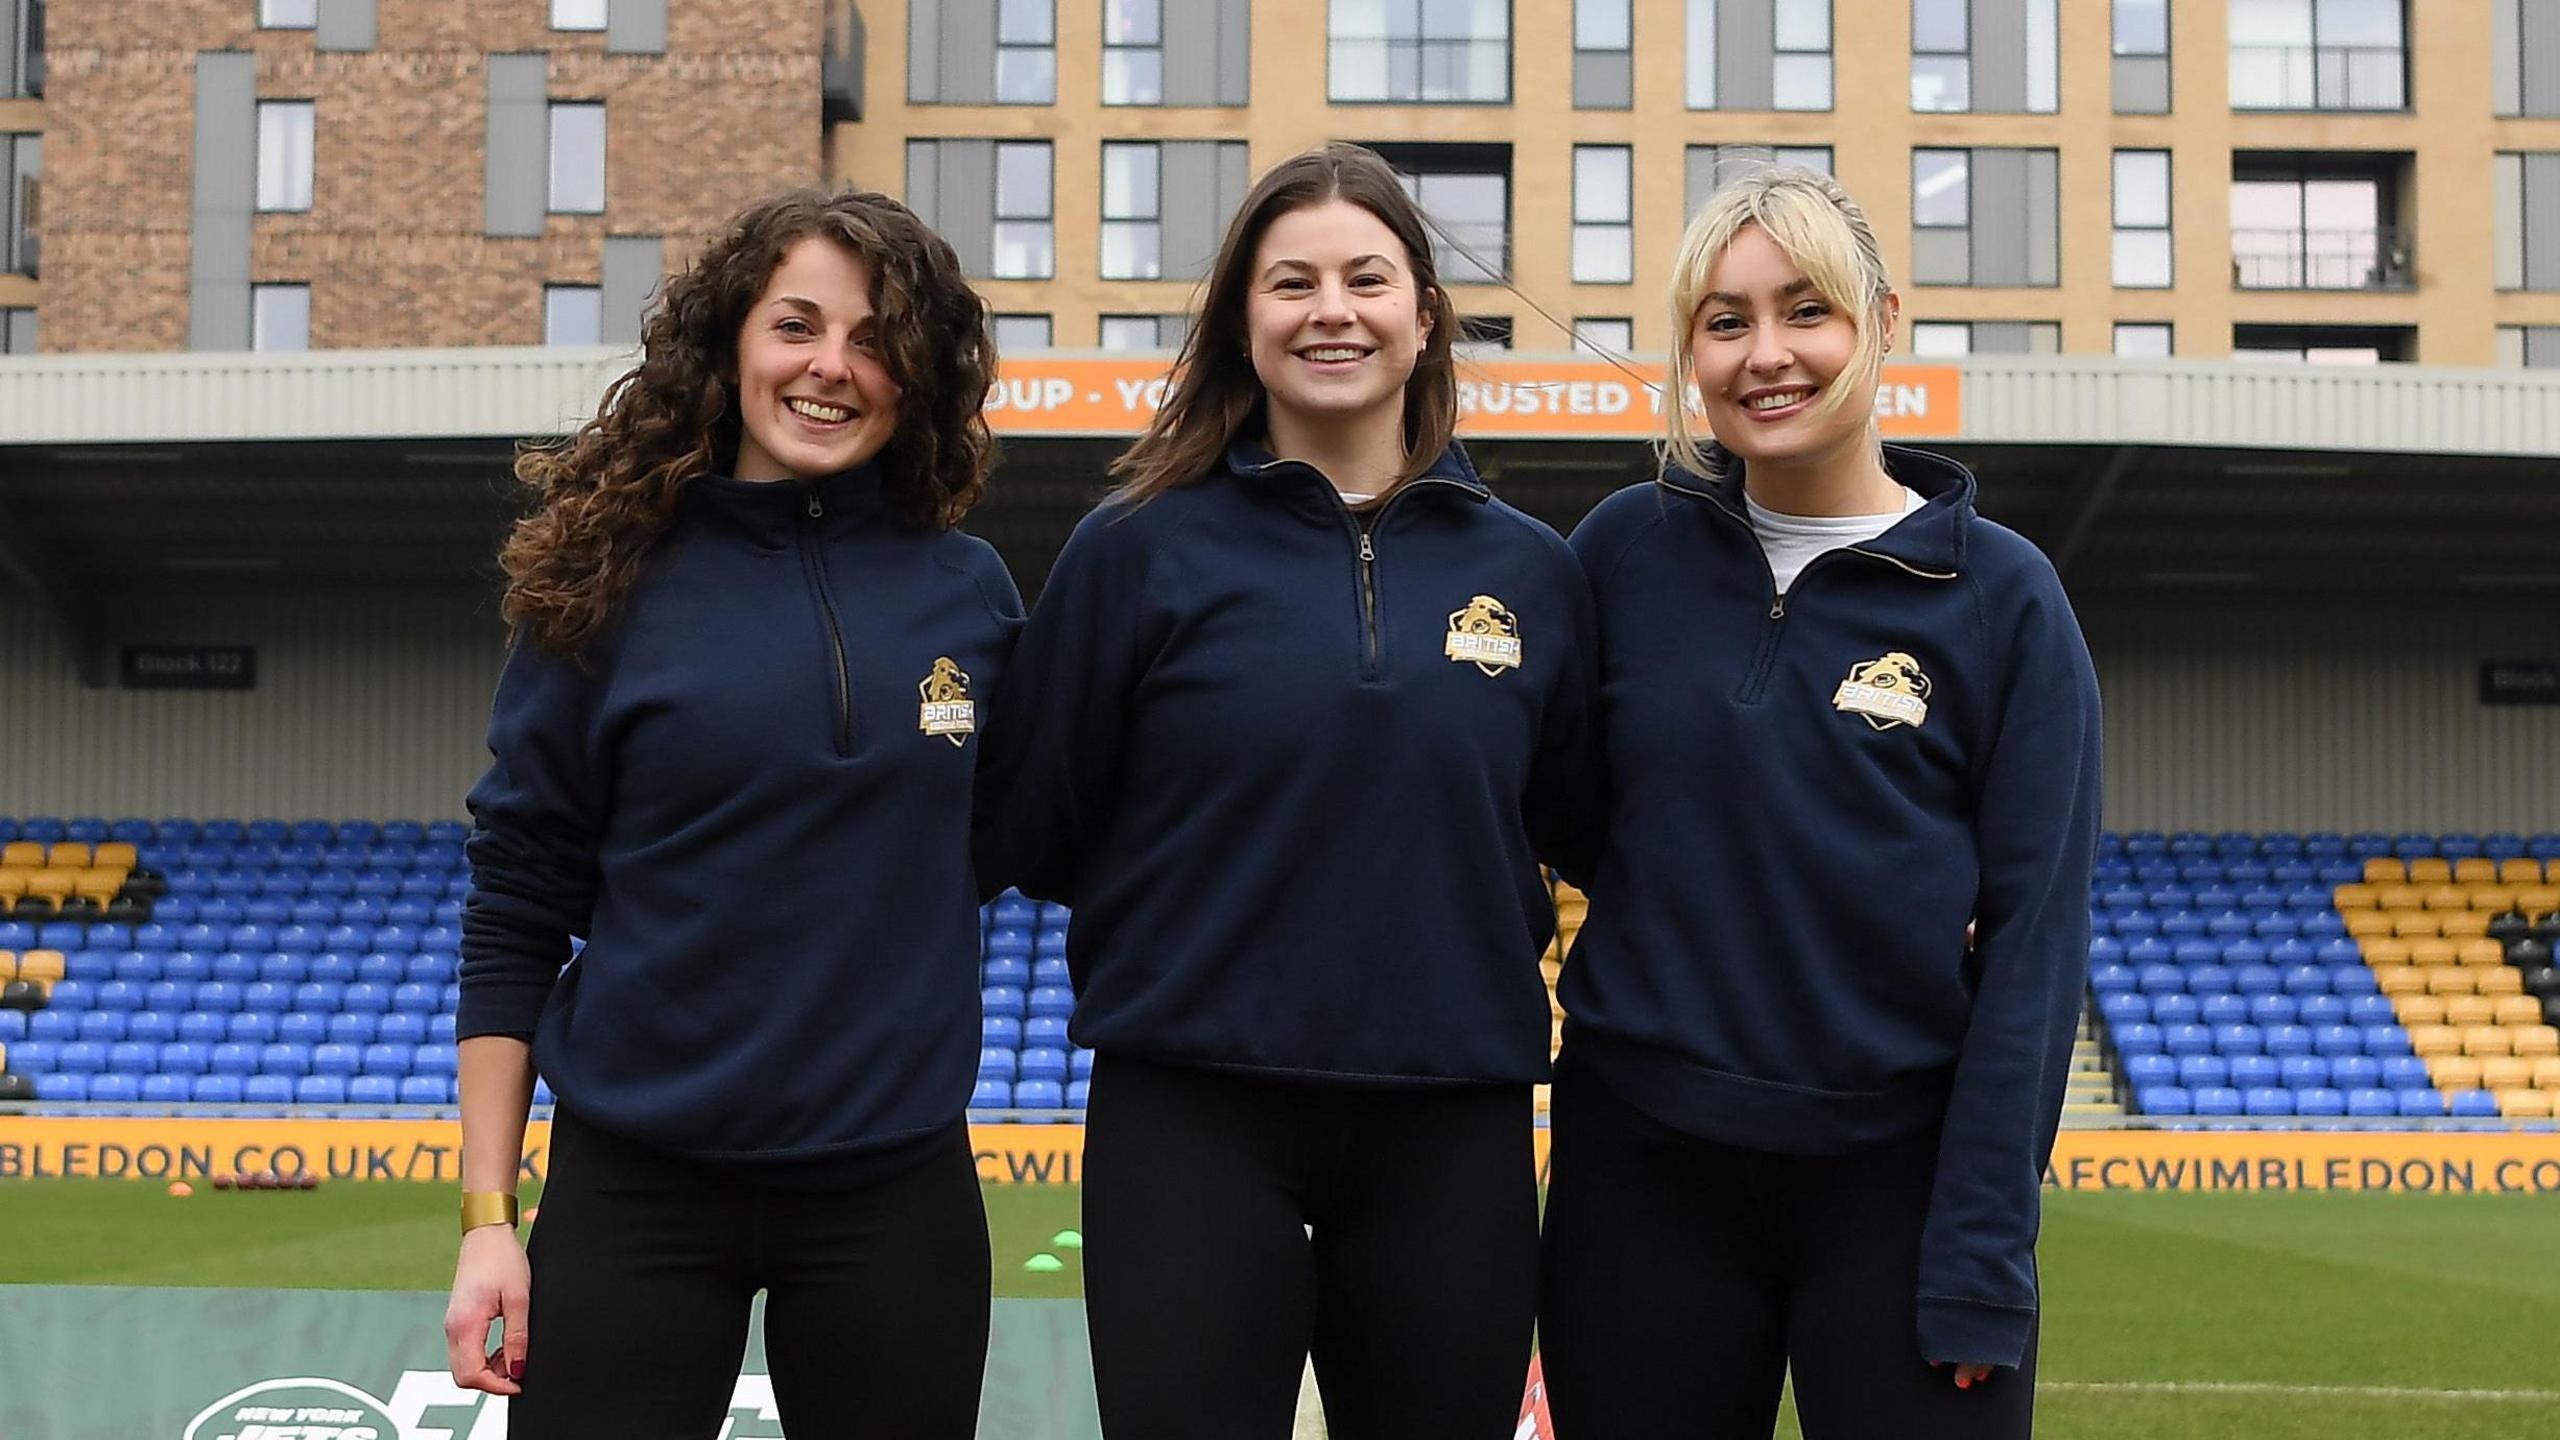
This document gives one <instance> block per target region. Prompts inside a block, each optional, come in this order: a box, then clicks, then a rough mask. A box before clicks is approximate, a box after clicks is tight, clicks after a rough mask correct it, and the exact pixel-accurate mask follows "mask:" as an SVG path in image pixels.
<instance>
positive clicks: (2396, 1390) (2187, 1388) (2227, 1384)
mask: <svg viewBox="0 0 2560 1440" xmlns="http://www.w3.org/2000/svg"><path fill="white" fill-rule="evenodd" d="M2036 1388H2037V1389H2038V1390H2099V1391H2135V1392H2148V1393H2152V1394H2163V1395H2335V1396H2338V1397H2340V1398H2343V1399H2348V1400H2523V1401H2541V1402H2545V1403H2560V1390H2449V1389H2426V1388H2422V1387H2419V1386H2413V1385H2277V1384H2273V1383H2267V1382H2260V1381H2250V1380H2045V1379H2038V1380H2037V1381H2036Z"/></svg>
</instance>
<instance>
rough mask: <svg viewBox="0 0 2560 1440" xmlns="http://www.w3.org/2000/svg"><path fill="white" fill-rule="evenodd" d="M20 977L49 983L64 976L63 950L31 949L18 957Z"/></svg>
mask: <svg viewBox="0 0 2560 1440" xmlns="http://www.w3.org/2000/svg"><path fill="white" fill-rule="evenodd" d="M18 978H19V979H21V980H37V981H41V982H43V983H45V984H47V985H50V984H52V983H53V982H54V981H56V980H59V979H61V978H62V952H61V951H59V950H29V951H26V952H25V953H23V954H21V955H20V956H19V957H18Z"/></svg>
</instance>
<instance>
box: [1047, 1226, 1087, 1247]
mask: <svg viewBox="0 0 2560 1440" xmlns="http://www.w3.org/2000/svg"><path fill="white" fill-rule="evenodd" d="M1049 1243H1050V1244H1052V1245H1055V1246H1057V1247H1058V1248H1059V1249H1061V1250H1081V1249H1083V1248H1084V1237H1083V1236H1082V1235H1079V1234H1077V1233H1076V1232H1075V1231H1073V1230H1061V1231H1059V1232H1058V1233H1057V1234H1055V1235H1052V1236H1050V1237H1049Z"/></svg>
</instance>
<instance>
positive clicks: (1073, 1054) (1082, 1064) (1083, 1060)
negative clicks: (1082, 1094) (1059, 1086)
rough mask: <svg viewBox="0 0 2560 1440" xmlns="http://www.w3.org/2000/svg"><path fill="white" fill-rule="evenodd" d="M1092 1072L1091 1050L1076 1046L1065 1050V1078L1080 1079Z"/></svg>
mask: <svg viewBox="0 0 2560 1440" xmlns="http://www.w3.org/2000/svg"><path fill="white" fill-rule="evenodd" d="M1092 1074H1093V1052H1092V1051H1090V1050H1087V1049H1085V1048H1084V1047H1083V1046H1081V1045H1079V1046H1076V1047H1075V1048H1074V1049H1072V1050H1069V1051H1068V1052H1067V1078H1069V1079H1071V1080H1082V1079H1085V1078H1086V1077H1088V1076H1090V1075H1092Z"/></svg>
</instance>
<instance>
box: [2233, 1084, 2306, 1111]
mask: <svg viewBox="0 0 2560 1440" xmlns="http://www.w3.org/2000/svg"><path fill="white" fill-rule="evenodd" d="M2242 1106H2243V1108H2244V1109H2245V1110H2246V1111H2247V1112H2248V1113H2249V1114H2251V1115H2261V1116H2264V1115H2290V1114H2292V1113H2293V1092H2292V1091H2290V1090H2287V1089H2284V1088H2283V1087H2282V1086H2277V1085H2261V1086H2259V1087H2257V1088H2256V1089H2253V1090H2251V1091H2249V1092H2248V1094H2247V1096H2246V1097H2244V1099H2243V1101H2242Z"/></svg>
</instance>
